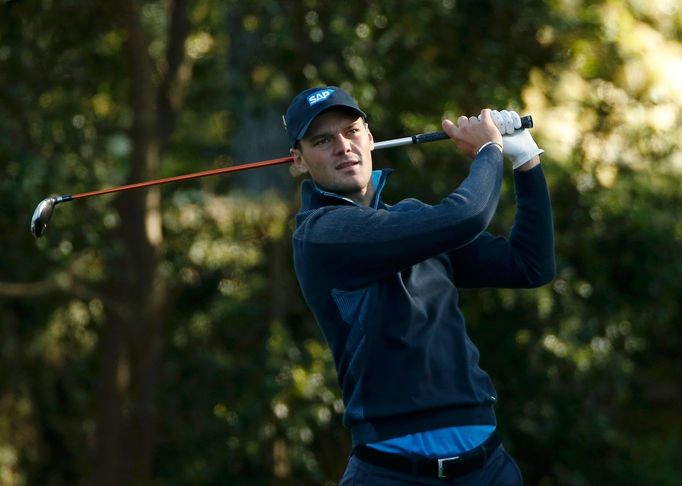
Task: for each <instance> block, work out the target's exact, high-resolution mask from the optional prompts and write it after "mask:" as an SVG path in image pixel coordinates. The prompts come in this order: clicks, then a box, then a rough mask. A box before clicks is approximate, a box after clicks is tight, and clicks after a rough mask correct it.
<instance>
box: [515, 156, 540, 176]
mask: <svg viewBox="0 0 682 486" xmlns="http://www.w3.org/2000/svg"><path fill="white" fill-rule="evenodd" d="M537 165H540V156H539V155H536V156H535V157H533V158H532V159H530V160H529V161H528V162H525V163H524V164H523V165H520V166H519V167H517V168H516V170H518V171H519V172H526V171H529V170H531V169H532V168H533V167H535V166H537Z"/></svg>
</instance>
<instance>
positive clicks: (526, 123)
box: [56, 116, 533, 202]
mask: <svg viewBox="0 0 682 486" xmlns="http://www.w3.org/2000/svg"><path fill="white" fill-rule="evenodd" d="M521 123H522V125H521V129H524V128H532V127H533V119H532V117H530V116H523V117H521ZM447 138H448V136H447V134H446V133H445V132H428V133H420V134H417V135H412V136H411V137H402V138H396V139H392V140H385V141H383V142H376V143H375V144H374V150H380V149H385V148H391V147H400V146H402V145H411V144H422V143H427V142H435V141H437V140H445V139H447ZM293 160H294V159H293V157H291V156H288V157H280V158H278V159H270V160H262V161H260V162H251V163H248V164H240V165H233V166H231V167H222V168H220V169H211V170H205V171H202V172H195V173H193V174H184V175H178V176H173V177H166V178H164V179H155V180H152V181H145V182H136V183H133V184H126V185H124V186H117V187H110V188H108V189H100V190H97V191H90V192H82V193H80V194H72V195H70V196H69V195H64V196H60V197H61V198H64V199H62V200H60V201H56V202H63V201H67V200H70V199H83V198H86V197H92V196H102V195H104V194H111V193H114V192H122V191H129V190H131V189H141V188H143V187H150V186H159V185H161V184H168V183H171V182H181V181H188V180H192V179H199V178H201V177H209V176H215V175H220V174H229V173H231V172H240V171H244V170H250V169H259V168H262V167H270V166H273V165H281V164H288V163H291V162H292V161H293Z"/></svg>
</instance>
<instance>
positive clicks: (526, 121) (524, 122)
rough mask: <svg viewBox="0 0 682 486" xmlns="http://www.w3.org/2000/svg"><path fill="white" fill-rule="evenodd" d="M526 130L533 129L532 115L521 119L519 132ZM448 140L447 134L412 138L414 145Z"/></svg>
mask: <svg viewBox="0 0 682 486" xmlns="http://www.w3.org/2000/svg"><path fill="white" fill-rule="evenodd" d="M525 128H533V117H532V116H531V115H526V116H522V117H521V128H519V130H523V129H525ZM446 138H448V136H447V134H446V133H445V132H427V133H420V134H418V135H413V136H412V143H416V144H420V143H427V142H435V141H436V140H445V139H446Z"/></svg>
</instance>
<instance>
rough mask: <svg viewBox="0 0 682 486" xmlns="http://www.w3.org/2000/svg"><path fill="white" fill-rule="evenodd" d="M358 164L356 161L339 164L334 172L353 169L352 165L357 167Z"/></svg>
mask: <svg viewBox="0 0 682 486" xmlns="http://www.w3.org/2000/svg"><path fill="white" fill-rule="evenodd" d="M359 163H360V162H359V161H357V160H347V161H345V162H341V163H340V164H337V165H336V170H343V169H347V168H348V167H353V166H354V165H358V164H359Z"/></svg>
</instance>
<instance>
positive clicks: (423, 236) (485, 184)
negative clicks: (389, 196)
mask: <svg viewBox="0 0 682 486" xmlns="http://www.w3.org/2000/svg"><path fill="white" fill-rule="evenodd" d="M502 168H503V167H502V155H501V154H500V152H499V150H497V149H496V148H495V147H490V148H487V149H484V150H483V151H481V153H480V154H479V155H478V156H477V157H476V159H474V161H473V162H472V164H471V168H470V170H469V174H468V176H467V177H466V178H465V179H464V181H462V183H461V184H460V185H459V187H457V189H456V190H455V191H454V192H452V193H451V194H449V195H448V196H447V197H445V198H444V199H443V200H442V201H441V202H440V203H439V204H436V205H433V206H431V205H428V204H424V203H421V202H419V201H416V200H410V201H407V202H405V203H399V204H398V205H396V206H394V207H392V208H390V210H385V209H379V210H377V209H372V208H367V207H358V206H352V205H341V206H325V207H322V208H320V209H317V210H314V211H312V212H311V214H309V215H307V216H306V217H305V220H304V221H303V222H302V223H300V224H299V226H298V227H297V230H296V232H295V234H294V239H293V242H294V250H295V251H294V253H295V264H296V265H297V267H299V268H297V272H298V270H299V269H300V270H301V271H300V272H298V273H299V274H304V275H305V274H307V273H308V272H307V271H306V268H304V267H307V270H309V271H310V272H311V273H316V274H319V273H320V272H321V271H322V272H325V273H326V275H328V276H330V277H329V278H332V279H333V280H334V282H333V285H334V286H335V287H337V288H355V287H362V286H365V285H368V284H369V283H371V282H373V281H376V280H377V279H380V278H383V277H385V276H388V275H392V274H394V273H396V272H399V271H402V270H405V269H407V268H409V267H410V266H412V265H414V264H415V263H418V262H420V261H423V260H425V259H427V258H430V257H432V256H435V255H437V254H440V253H444V252H447V251H451V250H454V249H455V248H458V247H460V246H462V245H465V244H467V243H469V242H471V241H472V240H474V239H475V238H476V237H477V236H478V235H480V234H481V232H483V231H484V230H485V228H486V227H487V225H488V224H489V222H490V220H491V219H492V216H493V214H494V212H495V209H496V207H497V203H498V201H499V195H500V187H501V181H502Z"/></svg>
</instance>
